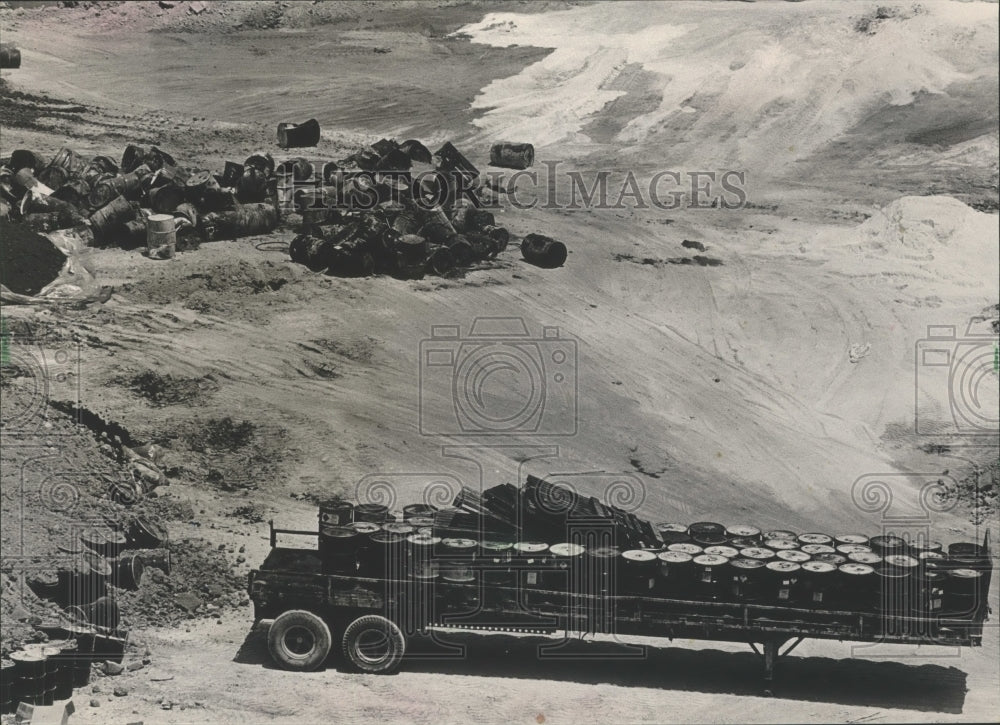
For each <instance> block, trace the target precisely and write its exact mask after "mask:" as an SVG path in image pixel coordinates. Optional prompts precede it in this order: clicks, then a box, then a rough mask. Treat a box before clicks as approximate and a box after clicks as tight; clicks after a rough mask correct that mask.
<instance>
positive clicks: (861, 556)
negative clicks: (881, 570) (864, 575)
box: [847, 551, 882, 566]
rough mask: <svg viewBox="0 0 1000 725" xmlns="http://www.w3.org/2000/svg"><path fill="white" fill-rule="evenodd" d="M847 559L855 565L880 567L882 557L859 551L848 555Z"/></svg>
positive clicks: (873, 553) (871, 552)
mask: <svg viewBox="0 0 1000 725" xmlns="http://www.w3.org/2000/svg"><path fill="white" fill-rule="evenodd" d="M847 558H848V559H849V560H850V561H853V562H854V563H855V564H867V565H868V566H880V565H881V564H882V557H881V556H879V555H878V554H876V553H875V552H873V551H859V552H856V553H853V554H848V555H847Z"/></svg>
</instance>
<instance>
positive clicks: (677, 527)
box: [653, 522, 688, 534]
mask: <svg viewBox="0 0 1000 725" xmlns="http://www.w3.org/2000/svg"><path fill="white" fill-rule="evenodd" d="M653 528H655V529H656V530H657V531H673V532H676V533H679V534H684V533H687V530H688V527H687V526H685V525H684V524H671V523H666V522H663V523H659V524H657V525H656V526H654V527H653Z"/></svg>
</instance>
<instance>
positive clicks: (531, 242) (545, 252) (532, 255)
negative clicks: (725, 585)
mask: <svg viewBox="0 0 1000 725" xmlns="http://www.w3.org/2000/svg"><path fill="white" fill-rule="evenodd" d="M568 254H569V251H568V250H567V249H566V245H565V244H563V243H562V242H559V241H556V240H555V239H553V238H552V237H546V236H544V235H542V234H528V235H526V236H525V237H524V239H522V240H521V256H522V257H524V260H525V261H526V262H528V263H530V264H534V265H536V266H538V267H543V268H546V269H553V268H555V267H561V266H562V265H563V264H564V263H565V262H566V257H567V256H568ZM722 533H723V534H725V528H723V530H722Z"/></svg>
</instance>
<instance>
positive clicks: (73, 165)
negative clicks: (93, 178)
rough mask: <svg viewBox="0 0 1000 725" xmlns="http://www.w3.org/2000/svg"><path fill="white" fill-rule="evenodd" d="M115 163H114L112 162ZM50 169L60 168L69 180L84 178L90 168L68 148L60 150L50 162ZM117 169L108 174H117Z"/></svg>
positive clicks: (78, 155)
mask: <svg viewBox="0 0 1000 725" xmlns="http://www.w3.org/2000/svg"><path fill="white" fill-rule="evenodd" d="M112 163H113V162H112ZM49 166H50V167H54V168H60V169H63V170H64V171H65V172H66V176H67V178H75V177H77V176H82V175H83V173H84V171H85V170H86V168H87V166H88V162H87V161H86V160H85V159H84V158H83V157H82V156H80V154H78V153H77V152H76V151H74V150H73V149H71V148H68V147H66V146H64V147H62V148H61V149H59V151H57V152H56V155H55V156H53V157H52V161H50V162H49ZM116 171H117V169H112V170H109V171H108V172H107V173H116Z"/></svg>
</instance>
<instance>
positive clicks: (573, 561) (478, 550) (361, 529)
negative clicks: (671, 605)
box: [318, 501, 990, 617]
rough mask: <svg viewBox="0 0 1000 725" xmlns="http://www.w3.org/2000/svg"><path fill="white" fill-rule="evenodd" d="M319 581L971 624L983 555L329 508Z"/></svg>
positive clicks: (784, 537) (857, 540) (919, 546)
mask: <svg viewBox="0 0 1000 725" xmlns="http://www.w3.org/2000/svg"><path fill="white" fill-rule="evenodd" d="M319 518H320V526H319V545H318V548H319V552H318V553H319V557H320V560H321V561H322V567H323V572H324V573H325V574H334V575H341V576H360V577H370V578H378V579H382V578H389V579H406V580H410V581H414V582H424V583H428V584H430V583H433V582H435V581H439V580H440V581H443V582H449V583H466V584H467V583H472V582H477V581H481V582H482V583H483V584H484V585H489V586H500V587H519V588H521V589H535V590H548V591H556V592H559V591H562V592H565V591H571V592H574V593H582V594H594V595H602V596H616V595H621V596H646V597H662V598H671V599H695V600H705V601H716V602H737V603H738V602H754V603H764V604H774V605H787V606H792V607H807V608H815V609H837V610H847V611H857V612H875V613H882V614H885V615H891V616H933V615H938V614H940V615H947V616H951V617H954V616H972V615H973V614H974V613H975V612H976V610H977V608H978V607H979V606H980V605H981V603H982V602H983V601H984V600H985V595H986V592H985V587H986V583H987V582H988V578H989V577H988V576H987V575H986V574H987V572H988V571H989V567H990V562H989V559H988V556H987V554H986V549H985V546H981V545H979V544H974V543H967V542H956V543H953V544H951V545H950V546H948V547H947V548H946V547H944V546H943V545H942V544H941V543H939V542H935V541H928V540H925V539H923V538H921V539H919V540H913V541H908V540H906V539H904V538H903V537H900V536H895V535H892V534H888V533H887V534H880V535H875V536H871V537H868V536H866V535H863V534H855V533H849V534H837V535H831V534H823V533H803V534H796V533H794V532H791V531H784V530H776V531H762V530H761V529H759V528H757V527H754V526H750V525H735V526H724V525H722V524H718V523H714V522H696V523H692V524H676V523H662V524H656V525H655V526H654V527H653V528H654V529H655V531H656V534H657V538H658V540H659V541H658V543H657V545H656V546H655V547H648V548H634V549H624V550H622V549H619V548H618V547H617V546H615V545H614V542H613V540H610V539H613V537H609V536H607V535H606V533H607V532H599V531H598V532H590V534H588V532H587V531H586V529H581V528H579V527H575V528H574V529H573V531H572V535H571V537H570V538H572V540H571V541H561V542H556V543H547V542H543V541H510V540H508V541H505V540H496V539H484V538H481V537H480V538H472V537H467V536H455V535H448V534H449V533H452V534H453V533H455V532H449V531H447V530H442V529H441V527H440V526H435V521H436V520H437V521H440V520H441V518H442V517H441V516H440V512H438V511H436V510H435V509H434V508H432V507H430V506H427V505H425V504H413V505H411V506H407V507H405V508H404V510H403V511H402V512H401V513H399V514H397V515H393V514H391V513H390V512H389V511H388V510H387V509H386V507H384V506H380V505H375V504H361V505H357V506H354V505H352V504H350V503H348V502H343V501H337V502H332V503H328V504H324V505H323V506H321V508H320V515H319Z"/></svg>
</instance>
